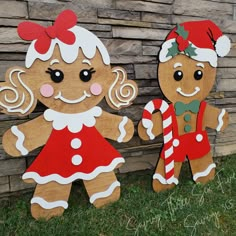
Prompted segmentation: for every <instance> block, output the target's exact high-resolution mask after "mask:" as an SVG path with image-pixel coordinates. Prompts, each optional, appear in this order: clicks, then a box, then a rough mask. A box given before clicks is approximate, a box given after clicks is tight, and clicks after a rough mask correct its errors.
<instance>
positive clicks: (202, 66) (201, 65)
mask: <svg viewBox="0 0 236 236" xmlns="http://www.w3.org/2000/svg"><path fill="white" fill-rule="evenodd" d="M196 66H198V67H201V68H203V69H204V68H205V66H204V64H203V63H197V65H196Z"/></svg>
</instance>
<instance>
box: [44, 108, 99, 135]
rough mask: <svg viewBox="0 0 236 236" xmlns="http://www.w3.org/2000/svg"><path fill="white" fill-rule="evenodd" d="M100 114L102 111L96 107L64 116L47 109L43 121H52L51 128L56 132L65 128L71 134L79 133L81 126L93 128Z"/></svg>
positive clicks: (64, 114)
mask: <svg viewBox="0 0 236 236" xmlns="http://www.w3.org/2000/svg"><path fill="white" fill-rule="evenodd" d="M101 114H102V109H101V108H100V107H98V106H96V107H93V108H91V109H90V110H88V111H85V112H81V113H75V114H66V113H61V112H58V111H54V110H52V109H47V110H46V111H45V112H44V119H45V120H47V121H52V126H53V128H54V129H56V130H62V129H64V128H65V127H66V126H67V127H68V129H69V131H70V132H72V133H77V132H80V131H81V129H82V127H83V125H85V126H87V127H92V126H95V124H96V118H95V117H99V116H101Z"/></svg>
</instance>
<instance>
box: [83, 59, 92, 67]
mask: <svg viewBox="0 0 236 236" xmlns="http://www.w3.org/2000/svg"><path fill="white" fill-rule="evenodd" d="M82 63H83V64H88V65H90V66H91V62H90V61H89V60H88V59H84V60H83V61H82Z"/></svg>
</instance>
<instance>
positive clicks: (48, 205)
mask: <svg viewBox="0 0 236 236" xmlns="http://www.w3.org/2000/svg"><path fill="white" fill-rule="evenodd" d="M30 203H31V204H38V205H40V206H41V207H42V208H44V209H47V210H49V209H53V208H56V207H63V208H64V209H67V208H68V203H67V202H66V201H62V200H60V201H54V202H48V201H46V200H44V199H43V198H41V197H33V198H32V199H31V201H30Z"/></svg>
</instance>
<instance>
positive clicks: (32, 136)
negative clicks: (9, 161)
mask: <svg viewBox="0 0 236 236" xmlns="http://www.w3.org/2000/svg"><path fill="white" fill-rule="evenodd" d="M51 131H52V127H51V124H50V123H49V122H46V121H45V119H44V117H43V116H42V115H41V116H39V117H37V118H36V119H34V120H31V121H29V122H26V123H23V124H20V125H18V126H12V127H11V129H9V130H7V131H6V132H5V134H4V135H3V139H2V143H3V147H4V149H5V151H6V152H7V153H8V154H9V155H11V156H15V157H17V156H25V155H27V154H28V153H29V152H30V151H32V150H34V149H36V148H38V147H40V146H42V145H44V144H45V143H46V141H47V139H48V137H49V135H50V133H51Z"/></svg>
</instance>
